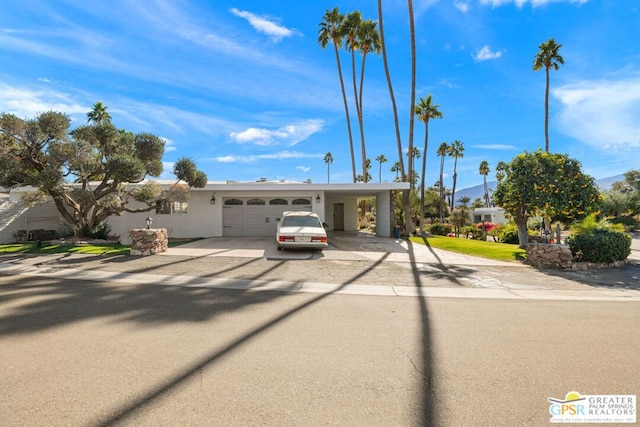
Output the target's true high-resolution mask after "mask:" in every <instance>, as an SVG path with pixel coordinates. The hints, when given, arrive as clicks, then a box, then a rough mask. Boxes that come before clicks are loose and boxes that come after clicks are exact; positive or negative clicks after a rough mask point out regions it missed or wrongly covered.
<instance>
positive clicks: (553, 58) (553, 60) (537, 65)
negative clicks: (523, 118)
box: [533, 39, 564, 152]
mask: <svg viewBox="0 0 640 427" xmlns="http://www.w3.org/2000/svg"><path fill="white" fill-rule="evenodd" d="M561 47H562V45H561V44H558V43H556V42H555V40H554V39H549V40H547V41H546V42H544V43H542V44H541V45H540V46H538V48H539V49H540V50H539V51H538V53H537V54H536V56H535V58H534V59H533V71H539V70H541V69H542V68H543V67H544V70H545V74H546V82H547V84H546V87H545V91H544V140H545V151H547V152H548V151H549V69H550V68H553V69H554V70H556V71H557V70H558V69H559V68H560V65H564V58H563V57H562V56H560V54H559V53H558V51H559V50H560V48H561Z"/></svg>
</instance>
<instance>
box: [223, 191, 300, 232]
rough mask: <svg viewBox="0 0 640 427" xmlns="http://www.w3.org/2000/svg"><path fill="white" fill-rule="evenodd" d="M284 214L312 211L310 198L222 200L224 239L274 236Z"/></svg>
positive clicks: (239, 198)
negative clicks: (229, 237) (226, 237)
mask: <svg viewBox="0 0 640 427" xmlns="http://www.w3.org/2000/svg"><path fill="white" fill-rule="evenodd" d="M286 211H308V212H311V199H310V198H304V197H295V198H291V197H290V198H285V197H278V198H275V197H274V198H260V197H234V198H228V199H224V200H223V210H222V225H223V235H224V236H275V234H276V225H277V224H278V221H279V220H280V217H282V213H283V212H286Z"/></svg>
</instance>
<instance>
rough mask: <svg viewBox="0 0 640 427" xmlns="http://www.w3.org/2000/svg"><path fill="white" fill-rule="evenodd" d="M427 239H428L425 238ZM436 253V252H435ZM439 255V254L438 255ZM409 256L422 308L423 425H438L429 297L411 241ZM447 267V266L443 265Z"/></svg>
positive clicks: (420, 405)
mask: <svg viewBox="0 0 640 427" xmlns="http://www.w3.org/2000/svg"><path fill="white" fill-rule="evenodd" d="M425 240H426V239H425ZM434 255H435V254H434ZM436 256H437V255H436ZM409 257H410V260H411V265H412V267H413V268H412V271H413V281H414V286H415V287H416V289H417V291H418V297H417V298H416V300H417V302H418V306H419V310H420V319H421V322H422V334H421V337H422V342H421V351H422V371H421V374H422V378H421V384H420V394H419V401H418V406H419V409H420V410H421V412H422V423H421V424H420V425H423V426H437V425H438V418H437V415H438V414H437V408H436V405H435V403H436V398H437V396H436V389H435V384H434V373H433V345H432V339H431V323H430V321H429V311H428V308H427V299H426V297H425V295H424V293H423V292H422V283H421V281H420V273H419V272H418V270H417V268H416V263H417V261H416V254H415V251H414V250H413V244H412V243H411V241H409ZM443 267H444V268H445V269H446V267H445V266H443Z"/></svg>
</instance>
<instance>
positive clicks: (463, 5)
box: [453, 0, 469, 13]
mask: <svg viewBox="0 0 640 427" xmlns="http://www.w3.org/2000/svg"><path fill="white" fill-rule="evenodd" d="M453 7H455V8H456V9H458V10H459V11H460V12H462V13H467V12H468V11H469V3H467V2H465V1H460V0H455V1H454V2H453Z"/></svg>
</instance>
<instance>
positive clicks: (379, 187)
mask: <svg viewBox="0 0 640 427" xmlns="http://www.w3.org/2000/svg"><path fill="white" fill-rule="evenodd" d="M408 189H409V183H408V182H385V183H366V184H365V183H355V184H353V183H337V184H306V183H301V182H296V183H292V182H284V183H282V182H273V181H266V182H228V183H213V182H210V183H208V184H207V185H206V186H205V187H203V188H192V189H191V190H192V191H254V192H255V191H301V190H302V191H311V192H325V193H331V194H334V193H335V194H340V193H344V194H357V195H362V196H366V195H372V196H373V195H376V194H377V193H380V192H383V191H391V190H396V191H404V190H408Z"/></svg>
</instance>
